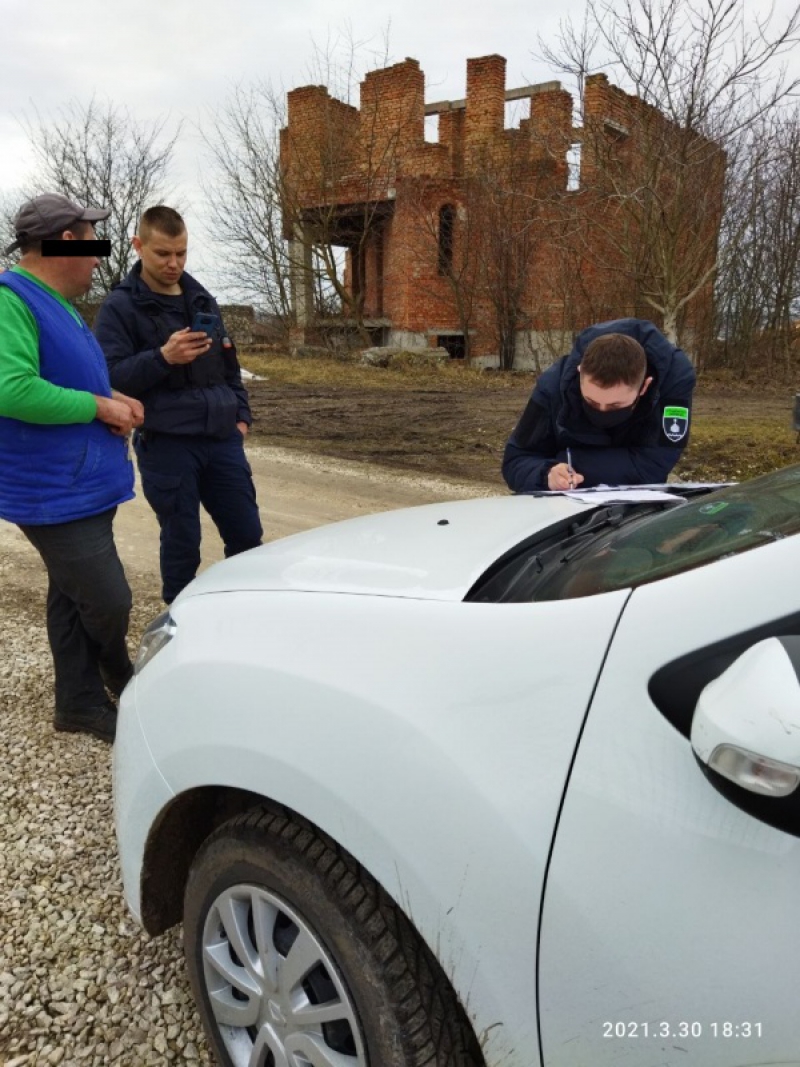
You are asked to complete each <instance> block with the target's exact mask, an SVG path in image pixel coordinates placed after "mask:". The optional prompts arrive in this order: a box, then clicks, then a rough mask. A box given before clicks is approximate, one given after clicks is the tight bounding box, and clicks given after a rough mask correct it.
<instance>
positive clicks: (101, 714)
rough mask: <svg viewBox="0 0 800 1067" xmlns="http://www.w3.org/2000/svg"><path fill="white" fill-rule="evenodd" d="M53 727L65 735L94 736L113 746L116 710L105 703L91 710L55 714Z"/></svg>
mask: <svg viewBox="0 0 800 1067" xmlns="http://www.w3.org/2000/svg"><path fill="white" fill-rule="evenodd" d="M53 726H54V727H55V728H56V730H63V731H65V732H67V733H73V734H94V736H95V737H99V738H100V740H101V741H107V742H108V743H109V744H113V742H114V737H115V736H116V733H117V709H116V708H115V707H114V705H113V704H112V703H111V702H110V701H106V703H105V704H95V705H94V707H91V708H80V709H78V710H74V711H62V712H56V715H55V718H54V719H53Z"/></svg>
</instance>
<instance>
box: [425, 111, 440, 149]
mask: <svg viewBox="0 0 800 1067" xmlns="http://www.w3.org/2000/svg"><path fill="white" fill-rule="evenodd" d="M425 142H426V144H438V143H439V116H438V114H437V115H426V116H425Z"/></svg>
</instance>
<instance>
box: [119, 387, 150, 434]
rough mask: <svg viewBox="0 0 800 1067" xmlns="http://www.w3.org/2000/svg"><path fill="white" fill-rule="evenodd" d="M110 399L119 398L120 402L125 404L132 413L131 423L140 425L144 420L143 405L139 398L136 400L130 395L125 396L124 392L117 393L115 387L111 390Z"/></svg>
mask: <svg viewBox="0 0 800 1067" xmlns="http://www.w3.org/2000/svg"><path fill="white" fill-rule="evenodd" d="M111 399H112V400H119V402H120V403H121V404H127V405H128V407H129V408H130V409H131V413H132V414H133V425H134V426H141V425H142V423H143V422H144V405H143V404H142V402H141V400H136V399H135V398H134V397H132V396H125V394H124V393H118V392H117V390H116V389H112V390H111Z"/></svg>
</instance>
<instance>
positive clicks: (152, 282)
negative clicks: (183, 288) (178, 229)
mask: <svg viewBox="0 0 800 1067" xmlns="http://www.w3.org/2000/svg"><path fill="white" fill-rule="evenodd" d="M187 244H188V234H187V233H186V230H184V231H183V233H182V234H180V235H179V236H178V237H167V235H166V234H164V233H161V232H160V231H159V230H151V231H150V232H149V234H148V235H147V236H146V237H145V238H144V240H142V238H140V237H138V236H137V237H134V239H133V247H134V248H135V249H136V252H137V253H138V256H139V258H140V259H141V261H142V280H143V281H144V282H145V284H146V285H148V286H149V287H150V288H151V289H152V290H153V291H154V292H156V293H178V292H179V291H180V286H179V284H178V283H179V282H180V277H181V275H182V274H183V269H184V267H185V265H186V249H187Z"/></svg>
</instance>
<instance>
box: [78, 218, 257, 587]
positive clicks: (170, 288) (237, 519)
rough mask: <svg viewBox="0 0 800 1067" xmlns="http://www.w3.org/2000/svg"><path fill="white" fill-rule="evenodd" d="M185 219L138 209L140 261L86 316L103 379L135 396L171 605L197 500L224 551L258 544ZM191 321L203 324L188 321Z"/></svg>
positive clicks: (185, 567)
mask: <svg viewBox="0 0 800 1067" xmlns="http://www.w3.org/2000/svg"><path fill="white" fill-rule="evenodd" d="M187 243H188V237H187V232H186V226H185V224H184V221H183V219H182V218H181V216H180V215H179V214H178V212H177V211H174V210H173V209H172V208H169V207H166V206H163V205H160V206H158V207H153V208H150V209H149V210H147V211H145V213H144V214H143V215H142V218H141V220H140V223H139V230H138V233H137V235H136V236H135V237H134V238H133V246H134V248H135V250H136V252H137V254H138V256H139V263H137V264H136V266H135V267H134V268H133V270H132V271H131V272H130V274H129V275H128V276H127V277H126V278H125V279H124V280H123V281H122V282H121V283H120V284H119V285H118V286H117V287H116V288H115V289H114V290H113V292H111V293H110V294H109V295H108V297H107V298H106V300H105V302H104V303H103V306H102V307H101V308H100V311H99V313H98V316H97V320H96V322H95V334H96V336H97V339H98V341H99V342H100V345H101V347H102V349H103V351H104V352H105V356H106V360H107V362H108V367H109V373H110V375H111V382H112V384H113V385H114V386H115V387H116V388H118V389H121V390H123V391H124V392H125V393H129V394H130V395H131V396H135V397H138V398H139V399H140V400H141V401H142V403H143V404H144V412H145V417H144V427H143V429H142V431H141V433H137V435H136V437H135V440H134V445H135V448H136V456H137V459H138V462H139V472H140V474H141V477H142V489H143V491H144V495H145V497H146V498H147V500H148V502H149V504H150V506H151V507H152V509H153V511H154V512H155V513H156V517H157V518H158V522H159V525H160V527H161V556H160V559H161V578H162V595H163V597H164V600H165V601H166V603H167V604H170V603H172V601H173V600H174V599H175V597H176V596H177V595H178V593H180V591H181V590H182V589H183V588H184V587H185V586H186V585H188V584H189V582H190V581H191V580H192V579H193V578H194V576H195V574H196V573H197V569H198V567H199V566H200V538H201V529H200V506H201V505H202V506H203V507H204V508H205V509H206V511H208V513H209V515H210V516H211V518H212V519H213V520H214V523H215V525H216V527H217V529H218V530H219V532H220V536H221V537H222V540H223V542H224V545H225V555H226V556H233V555H236V554H237V553H238V552H243V551H245V550H246V549H249V548H254V547H255V546H256V545H259V544H261V535H262V529H261V520H260V517H259V512H258V505H257V504H256V494H255V487H254V485H253V479H252V474H251V471H250V465H249V463H248V462H247V458H246V456H245V452H244V437H245V434H246V433H247V430H248V427H249V425H250V422H251V415H250V407H249V404H248V398H247V392H246V390H245V388H244V386H243V385H242V378H241V371H240V369H239V363H238V360H237V358H236V349H235V348H234V346H233V344H232V343H231V341H230V340H229V339H228V336H227V333H226V331H225V327H224V325H223V322H222V316H221V315H220V311H219V307H218V306H217V303H216V301H215V300H214V298H213V297H212V296H211V295H210V294H209V293H208V291H207V290H206V289H204V288H203V286H202V285H200V283H199V282H198V281H196V280H195V279H194V278H193V277H192V276H191V275H190V274H188V273H187V272H186V271H185V270H184V266H185V263H186V255H187ZM198 315H199V316H200V322H201V324H202V329H195V328H194V324H195V323H196V322H197V321H198Z"/></svg>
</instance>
